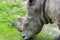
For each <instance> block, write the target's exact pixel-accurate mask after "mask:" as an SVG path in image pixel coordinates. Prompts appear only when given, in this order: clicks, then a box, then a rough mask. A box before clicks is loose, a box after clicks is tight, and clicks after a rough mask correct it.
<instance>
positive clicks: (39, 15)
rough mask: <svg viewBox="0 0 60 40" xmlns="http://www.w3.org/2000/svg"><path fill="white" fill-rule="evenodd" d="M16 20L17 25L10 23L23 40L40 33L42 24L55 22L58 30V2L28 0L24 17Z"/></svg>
mask: <svg viewBox="0 0 60 40" xmlns="http://www.w3.org/2000/svg"><path fill="white" fill-rule="evenodd" d="M17 18H18V19H19V22H18V23H15V22H13V21H11V20H10V23H11V24H12V25H14V26H15V28H16V29H17V30H19V31H21V32H22V36H23V38H24V39H25V40H29V39H30V38H31V37H33V36H35V35H36V34H38V33H39V32H41V30H42V27H43V25H44V24H48V23H53V22H55V23H56V24H57V25H58V28H59V29H60V0H29V1H28V3H27V15H26V17H19V16H18V17H17Z"/></svg>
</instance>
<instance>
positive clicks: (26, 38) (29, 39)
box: [24, 37, 33, 40]
mask: <svg viewBox="0 0 60 40" xmlns="http://www.w3.org/2000/svg"><path fill="white" fill-rule="evenodd" d="M24 39H25V40H31V39H33V37H30V38H29V37H25V38H24Z"/></svg>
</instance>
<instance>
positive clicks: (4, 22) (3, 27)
mask: <svg viewBox="0 0 60 40" xmlns="http://www.w3.org/2000/svg"><path fill="white" fill-rule="evenodd" d="M22 3H23V2H21V1H20V2H7V1H4V0H0V40H23V38H22V36H21V32H19V31H17V30H16V29H15V28H14V27H13V26H12V25H11V24H10V23H9V22H8V18H9V19H12V20H14V21H18V20H17V19H16V18H15V16H16V15H20V16H24V15H25V13H26V10H25V9H24V8H21V4H22ZM34 40H53V36H52V35H50V34H48V33H43V32H41V33H39V34H38V35H37V36H36V38H35V39H34Z"/></svg>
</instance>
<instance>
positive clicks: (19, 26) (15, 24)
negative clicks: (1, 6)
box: [9, 20, 23, 32]
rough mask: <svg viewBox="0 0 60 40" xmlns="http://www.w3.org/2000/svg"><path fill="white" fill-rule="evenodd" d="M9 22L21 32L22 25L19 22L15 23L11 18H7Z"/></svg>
mask: <svg viewBox="0 0 60 40" xmlns="http://www.w3.org/2000/svg"><path fill="white" fill-rule="evenodd" d="M9 23H11V25H13V26H14V27H15V28H16V29H17V30H18V31H20V32H22V29H23V26H22V25H21V23H20V22H18V23H16V22H14V21H12V20H9Z"/></svg>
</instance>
